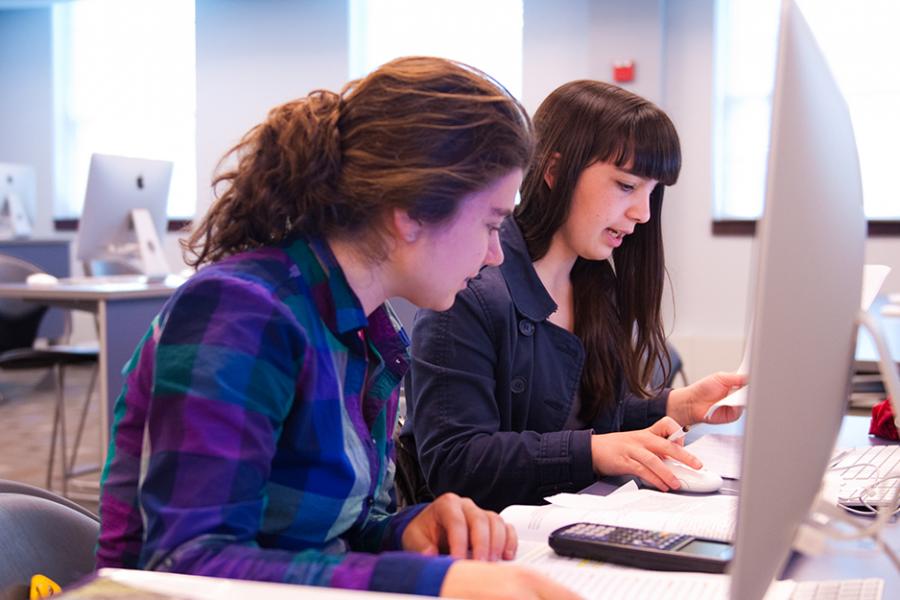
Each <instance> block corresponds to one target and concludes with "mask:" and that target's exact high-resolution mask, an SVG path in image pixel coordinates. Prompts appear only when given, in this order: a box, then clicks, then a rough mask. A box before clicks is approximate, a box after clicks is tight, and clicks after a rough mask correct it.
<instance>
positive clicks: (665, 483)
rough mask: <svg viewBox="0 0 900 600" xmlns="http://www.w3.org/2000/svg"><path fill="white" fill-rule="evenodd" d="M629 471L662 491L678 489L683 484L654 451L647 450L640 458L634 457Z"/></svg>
mask: <svg viewBox="0 0 900 600" xmlns="http://www.w3.org/2000/svg"><path fill="white" fill-rule="evenodd" d="M629 471H630V472H631V473H632V474H633V475H636V476H637V477H640V479H641V480H642V481H644V482H645V483H648V484H650V485H652V486H653V487H655V488H656V489H658V490H660V491H662V492H668V491H669V490H670V489H676V490H677V489H678V488H679V487H680V485H681V484H680V483H679V481H678V479H676V478H675V475H674V474H673V473H672V471H671V470H670V469H669V468H668V467H666V466H665V465H664V464H663V462H662V461H661V460H660V459H659V457H658V456H656V455H655V454H653V453H652V452H647V453H646V454H644V455H643V456H641V457H640V459H638V458H633V459H632V460H631V467H630V469H629Z"/></svg>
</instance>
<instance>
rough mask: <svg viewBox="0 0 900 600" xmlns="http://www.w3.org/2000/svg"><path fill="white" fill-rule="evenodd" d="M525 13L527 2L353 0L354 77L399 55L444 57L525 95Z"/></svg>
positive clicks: (514, 92) (352, 53)
mask: <svg viewBox="0 0 900 600" xmlns="http://www.w3.org/2000/svg"><path fill="white" fill-rule="evenodd" d="M522 15H523V12H522V0H491V1H489V2H486V1H485V0H435V1H432V2H421V1H420V0H350V77H351V78H354V79H355V78H357V77H361V76H363V75H365V74H366V73H368V72H369V71H372V70H373V69H375V68H376V67H378V66H379V65H381V64H383V63H385V62H387V61H389V60H391V59H393V58H396V57H398V56H409V55H414V54H415V55H428V56H442V57H445V58H452V59H454V60H458V61H461V62H464V63H467V64H470V65H472V66H474V67H477V68H479V69H481V70H482V71H484V72H486V73H488V74H489V75H491V76H492V77H494V78H495V79H496V80H497V81H499V82H500V83H501V84H503V85H504V86H505V87H506V88H507V89H508V90H509V91H510V93H512V94H513V95H514V96H516V97H521V94H522V20H523V16H522Z"/></svg>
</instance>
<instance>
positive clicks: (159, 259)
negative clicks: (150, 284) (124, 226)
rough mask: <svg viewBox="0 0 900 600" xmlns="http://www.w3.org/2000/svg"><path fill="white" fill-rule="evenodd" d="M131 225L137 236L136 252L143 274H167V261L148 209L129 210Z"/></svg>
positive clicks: (168, 271)
mask: <svg viewBox="0 0 900 600" xmlns="http://www.w3.org/2000/svg"><path fill="white" fill-rule="evenodd" d="M131 226H132V227H133V228H134V234H135V237H136V238H137V244H138V253H139V254H140V259H141V266H142V267H143V270H144V274H146V275H150V276H154V275H157V276H159V275H162V276H165V275H168V274H169V273H171V271H170V270H169V263H168V261H166V256H165V254H164V253H163V249H162V244H161V243H160V241H159V235H158V234H157V232H156V227H154V226H153V218H152V217H151V216H150V211H149V210H147V209H146V208H135V209H132V211H131Z"/></svg>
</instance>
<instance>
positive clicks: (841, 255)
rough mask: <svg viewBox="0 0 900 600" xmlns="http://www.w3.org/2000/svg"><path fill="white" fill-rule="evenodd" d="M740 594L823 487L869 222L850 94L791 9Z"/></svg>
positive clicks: (763, 246)
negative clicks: (846, 94)
mask: <svg viewBox="0 0 900 600" xmlns="http://www.w3.org/2000/svg"><path fill="white" fill-rule="evenodd" d="M778 43H779V49H778V64H777V70H776V78H775V93H774V98H773V109H772V129H771V141H770V147H769V160H768V172H767V182H766V202H765V211H764V215H763V218H762V221H761V222H760V227H759V232H758V233H759V237H758V244H759V246H758V252H757V261H758V272H757V274H756V289H755V302H753V304H752V306H753V319H752V332H751V334H750V335H751V339H752V340H753V342H752V347H751V349H750V369H749V376H750V384H749V390H748V392H749V394H748V398H747V415H746V424H745V430H744V435H745V438H744V453H743V465H742V471H741V473H742V475H741V495H740V501H739V506H738V522H737V530H736V534H735V554H734V560H733V563H732V571H731V572H732V581H731V598H733V599H735V600H745V599H754V600H755V599H759V598H762V597H763V595H764V594H765V592H766V589H767V588H768V587H769V584H770V583H771V582H772V580H773V579H774V578H775V577H777V576H778V575H779V574H780V572H781V570H782V569H783V567H784V565H785V564H786V561H787V559H788V557H789V553H790V551H791V545H792V542H793V540H794V537H795V535H796V533H797V530H798V527H799V526H800V524H801V523H802V522H803V521H804V520H805V519H806V517H807V515H808V514H809V511H810V508H811V506H812V504H813V502H814V500H815V498H816V496H817V494H818V492H819V489H820V486H821V483H822V478H823V474H824V472H825V469H826V465H827V463H828V460H829V458H830V455H831V452H832V450H833V447H834V443H835V439H836V437H837V433H838V430H839V428H840V424H841V420H842V417H843V415H844V412H845V409H846V404H847V398H848V390H849V378H850V372H851V368H852V361H853V350H854V344H855V339H856V330H857V327H856V315H857V313H858V312H859V310H860V289H861V286H862V273H863V264H864V249H865V248H864V246H865V238H866V221H865V217H864V213H863V206H862V186H861V183H860V171H859V161H858V157H857V152H856V143H855V140H854V137H853V128H852V125H851V122H850V114H849V111H848V109H847V105H846V103H845V101H844V99H843V97H842V95H841V93H840V91H839V90H838V87H837V84H836V83H835V80H834V78H833V77H832V75H831V72H830V71H829V69H828V66H827V64H826V62H825V59H824V57H823V55H822V53H821V51H820V49H819V47H818V45H817V44H816V41H815V39H814V37H813V35H812V33H811V31H810V29H809V27H808V25H807V23H806V21H805V19H804V18H803V15H802V14H801V12H800V10H799V9H798V8H797V6H796V5H795V4H794V2H793V1H791V0H786V1H785V2H784V3H783V6H782V14H781V30H780V36H779V42H778Z"/></svg>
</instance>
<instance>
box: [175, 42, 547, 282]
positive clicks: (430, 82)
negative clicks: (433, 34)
mask: <svg viewBox="0 0 900 600" xmlns="http://www.w3.org/2000/svg"><path fill="white" fill-rule="evenodd" d="M532 149H533V141H532V134H531V121H530V120H529V118H528V115H527V113H526V111H525V109H524V108H523V107H522V105H521V104H520V103H519V102H518V101H517V100H516V99H515V98H513V97H512V96H511V95H510V94H509V92H507V91H506V89H505V88H503V86H501V85H500V84H498V83H497V82H496V81H494V80H493V79H491V78H490V77H489V76H488V75H486V74H485V73H483V72H481V71H479V70H477V69H475V68H473V67H470V66H468V65H464V64H462V63H458V62H454V61H450V60H445V59H440V58H429V57H407V58H400V59H396V60H393V61H391V62H389V63H387V64H385V65H383V66H382V67H380V68H378V69H377V70H375V71H373V72H372V73H371V74H370V75H368V76H367V77H365V78H363V79H361V80H358V81H352V82H350V83H349V84H347V86H346V87H345V88H344V89H343V90H342V91H341V92H340V93H335V92H329V91H324V90H318V91H315V92H312V93H311V94H309V95H308V96H306V97H304V98H300V99H298V100H294V101H292V102H288V103H286V104H283V105H281V106H277V107H275V108H273V109H272V110H271V111H270V112H269V115H268V117H267V118H266V120H265V121H264V122H263V123H261V124H259V125H257V126H256V127H254V128H253V129H251V130H250V131H249V132H248V133H247V134H246V135H245V136H244V137H243V139H242V140H241V141H240V143H238V144H237V145H236V146H235V147H234V148H232V149H231V150H230V151H229V152H228V154H226V155H225V157H224V158H223V159H222V161H221V162H220V163H219V168H221V166H222V164H223V163H224V161H225V160H226V159H228V158H231V157H233V158H235V159H236V163H237V164H236V166H235V167H234V168H232V169H230V170H227V171H225V172H224V173H221V174H219V175H217V176H216V177H215V179H214V180H213V187H214V189H216V192H217V200H216V201H215V202H214V203H213V205H212V207H211V208H210V210H209V211H208V212H207V214H206V215H205V217H204V218H203V220H202V221H201V222H200V224H199V225H198V227H197V228H196V229H195V230H194V232H193V234H192V235H191V237H190V238H189V239H188V240H186V241H184V242H182V244H183V247H184V249H185V251H186V253H191V254H193V257H192V258H189V259H188V263H189V264H191V265H192V266H199V265H201V264H203V263H206V262H213V261H217V260H219V259H221V258H224V257H226V256H229V255H231V254H235V253H237V252H241V251H244V250H249V249H252V248H257V247H260V246H266V245H274V244H278V243H280V242H281V241H282V240H284V239H286V238H288V237H290V236H292V235H294V234H297V233H300V234H307V235H317V236H324V237H329V236H335V237H337V236H342V237H344V238H345V239H351V240H353V241H354V243H356V244H358V245H362V246H364V250H365V252H364V255H366V256H369V257H373V260H378V259H381V258H383V257H384V255H385V252H386V249H385V246H386V244H385V241H386V239H385V237H384V235H383V226H382V225H383V216H384V215H386V214H387V213H388V211H390V210H391V209H394V208H401V209H404V210H406V211H407V212H408V213H409V214H410V216H411V217H413V218H415V219H419V220H420V221H422V222H423V223H428V224H438V223H441V222H444V221H446V220H448V219H449V218H451V217H452V216H453V214H454V213H455V211H456V209H457V207H458V204H459V201H460V200H461V199H462V198H463V197H464V196H466V195H467V194H469V193H471V192H474V191H477V190H479V189H483V188H484V187H486V186H487V185H489V184H491V183H492V182H493V181H495V180H496V179H497V178H498V177H501V176H503V175H505V174H506V173H508V172H510V171H511V170H513V169H515V168H521V169H525V168H527V166H528V163H529V161H530V159H531V153H532ZM220 187H221V188H224V189H223V191H222V192H221V194H219V193H218V192H219V189H218V188H220Z"/></svg>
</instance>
